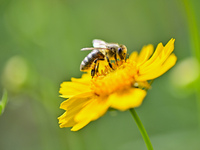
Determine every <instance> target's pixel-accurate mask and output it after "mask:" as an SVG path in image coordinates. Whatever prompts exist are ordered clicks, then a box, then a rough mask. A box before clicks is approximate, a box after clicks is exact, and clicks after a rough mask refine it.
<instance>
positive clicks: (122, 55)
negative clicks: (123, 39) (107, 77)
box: [80, 39, 127, 78]
mask: <svg viewBox="0 0 200 150" xmlns="http://www.w3.org/2000/svg"><path fill="white" fill-rule="evenodd" d="M92 43H93V47H88V48H82V49H81V51H85V50H92V51H91V52H90V53H89V54H88V55H87V56H86V57H85V58H84V59H83V61H82V62H81V65H80V71H88V70H89V69H91V76H92V78H93V77H94V76H95V74H96V73H97V72H98V67H99V61H103V60H106V61H107V62H108V65H109V66H110V68H112V69H113V67H112V64H111V62H110V59H114V60H115V63H116V64H117V65H118V63H117V62H118V59H119V60H126V54H127V48H126V46H125V45H119V44H117V43H106V42H105V41H103V40H99V39H94V40H93V41H92Z"/></svg>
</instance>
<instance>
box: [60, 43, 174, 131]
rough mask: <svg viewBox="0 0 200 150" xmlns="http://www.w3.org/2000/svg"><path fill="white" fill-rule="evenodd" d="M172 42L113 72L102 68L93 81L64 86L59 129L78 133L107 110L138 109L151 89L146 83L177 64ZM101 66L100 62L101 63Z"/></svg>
mask: <svg viewBox="0 0 200 150" xmlns="http://www.w3.org/2000/svg"><path fill="white" fill-rule="evenodd" d="M174 41H175V40H174V39H171V40H170V41H169V42H168V43H167V44H166V45H165V46H163V45H162V43H159V44H158V46H157V48H156V50H155V52H154V53H153V46H152V45H147V46H144V47H143V48H142V50H141V52H140V54H139V55H138V53H137V52H133V53H132V54H131V55H130V57H129V59H127V60H126V62H124V61H123V62H122V61H121V62H120V63H119V64H118V66H117V65H115V64H114V63H113V64H112V65H113V68H114V69H110V68H109V66H107V65H105V67H103V69H100V72H99V73H98V75H97V76H95V77H94V78H93V79H92V78H91V76H90V74H89V73H87V74H83V75H82V77H81V78H80V79H76V78H72V79H71V82H63V83H62V84H61V88H60V91H59V92H60V94H62V95H61V97H63V98H68V100H65V101H64V102H62V103H61V105H60V108H61V109H64V110H65V112H64V113H63V114H62V115H61V116H60V117H59V118H58V119H59V124H60V127H61V128H63V127H72V129H71V130H72V131H77V130H79V129H81V128H83V127H84V126H86V125H87V124H88V123H89V122H91V121H93V120H96V119H98V118H99V117H101V116H102V115H104V114H105V113H106V111H107V110H108V108H110V107H111V108H114V109H118V110H121V111H125V110H127V109H130V108H134V107H138V106H140V105H141V103H142V101H143V99H144V98H145V96H146V94H147V92H146V89H149V88H150V85H149V83H148V80H152V79H155V78H157V77H159V76H161V75H162V74H164V73H165V72H166V71H168V70H169V69H170V68H171V67H173V66H174V65H175V63H176V60H177V58H176V56H175V55H174V54H172V52H173V50H174ZM102 63H103V62H102Z"/></svg>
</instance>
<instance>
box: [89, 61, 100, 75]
mask: <svg viewBox="0 0 200 150" xmlns="http://www.w3.org/2000/svg"><path fill="white" fill-rule="evenodd" d="M97 61H98V58H97V59H95V60H94V62H93V65H92V69H91V76H92V78H93V77H94V76H95V74H96V73H97V71H98V70H97V67H98V65H97ZM98 68H99V67H98Z"/></svg>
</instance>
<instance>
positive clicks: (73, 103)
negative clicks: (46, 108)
mask: <svg viewBox="0 0 200 150" xmlns="http://www.w3.org/2000/svg"><path fill="white" fill-rule="evenodd" d="M92 98H93V93H91V92H85V93H81V94H78V95H75V96H73V97H71V98H69V99H68V100H65V101H64V102H62V103H61V104H60V108H61V109H64V110H70V109H74V108H76V107H77V106H78V105H83V104H85V103H86V102H87V101H89V100H91V99H92Z"/></svg>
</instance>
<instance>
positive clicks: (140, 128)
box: [130, 108, 153, 150]
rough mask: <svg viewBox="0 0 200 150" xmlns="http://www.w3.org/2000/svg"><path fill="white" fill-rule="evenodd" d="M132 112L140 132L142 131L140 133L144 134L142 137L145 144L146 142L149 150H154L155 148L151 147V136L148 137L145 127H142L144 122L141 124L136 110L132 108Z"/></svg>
mask: <svg viewBox="0 0 200 150" xmlns="http://www.w3.org/2000/svg"><path fill="white" fill-rule="evenodd" d="M130 112H131V114H132V116H133V118H134V120H135V122H136V124H137V126H138V128H139V130H140V133H141V134H142V137H143V139H144V142H145V144H146V146H147V148H148V150H153V146H152V145H151V141H150V139H149V136H148V134H147V132H146V130H145V128H144V126H143V125H142V122H141V120H140V118H139V117H138V115H137V113H136V111H135V109H134V108H131V109H130Z"/></svg>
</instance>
